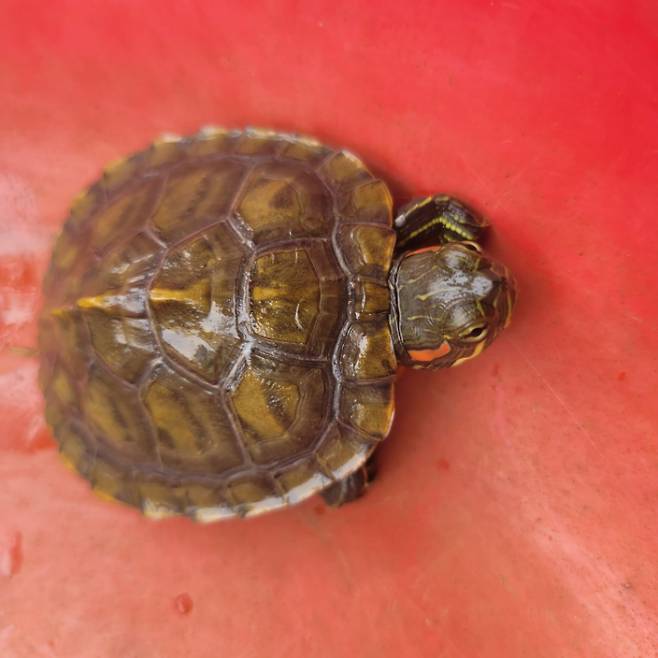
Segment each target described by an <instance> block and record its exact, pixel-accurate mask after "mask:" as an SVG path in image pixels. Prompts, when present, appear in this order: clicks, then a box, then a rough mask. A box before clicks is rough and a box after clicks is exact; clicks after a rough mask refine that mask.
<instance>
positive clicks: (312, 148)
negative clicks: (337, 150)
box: [281, 138, 331, 165]
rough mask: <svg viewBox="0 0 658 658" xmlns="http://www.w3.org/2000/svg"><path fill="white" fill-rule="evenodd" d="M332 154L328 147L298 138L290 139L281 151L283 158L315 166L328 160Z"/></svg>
mask: <svg viewBox="0 0 658 658" xmlns="http://www.w3.org/2000/svg"><path fill="white" fill-rule="evenodd" d="M330 152H331V151H330V150H329V149H328V148H327V147H326V146H323V145H322V144H320V143H319V142H316V141H315V140H313V139H306V138H296V139H289V141H288V143H287V145H286V146H284V147H283V149H282V151H281V157H282V158H284V157H285V158H289V159H291V160H300V161H301V162H307V163H308V164H310V165H315V164H317V163H319V162H321V161H322V160H323V159H324V158H326V157H327V155H328V154H329V153H330Z"/></svg>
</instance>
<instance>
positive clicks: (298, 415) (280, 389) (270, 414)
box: [231, 355, 331, 464]
mask: <svg viewBox="0 0 658 658" xmlns="http://www.w3.org/2000/svg"><path fill="white" fill-rule="evenodd" d="M330 393H331V392H330V388H329V383H328V380H327V375H326V373H325V372H324V371H323V370H321V369H320V368H309V367H306V366H297V365H293V364H290V363H286V362H284V361H279V360H274V359H272V358H270V357H265V356H257V355H253V356H252V357H251V359H250V362H249V364H248V365H247V367H246V368H245V369H244V371H243V373H242V375H241V377H240V381H239V383H238V385H237V387H236V388H235V390H234V391H233V393H232V396H231V400H232V404H233V407H234V409H235V413H236V416H237V419H238V422H239V424H240V428H241V431H242V436H243V439H244V443H245V445H246V447H247V450H248V451H249V454H250V455H251V458H252V459H253V460H254V462H256V463H258V464H267V463H271V462H276V461H278V460H281V459H285V458H289V457H291V456H294V455H296V454H298V453H302V452H304V451H305V450H307V449H309V448H310V447H311V446H312V444H313V442H314V441H315V439H316V437H317V436H318V435H319V434H320V433H321V431H322V426H323V424H324V422H325V418H326V415H327V412H328V404H329V401H330V400H331V395H330Z"/></svg>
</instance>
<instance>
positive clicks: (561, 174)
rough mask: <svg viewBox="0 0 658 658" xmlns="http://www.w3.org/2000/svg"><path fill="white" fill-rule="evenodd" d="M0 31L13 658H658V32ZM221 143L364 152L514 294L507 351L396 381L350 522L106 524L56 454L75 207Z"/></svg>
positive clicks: (608, 17)
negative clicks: (78, 197)
mask: <svg viewBox="0 0 658 658" xmlns="http://www.w3.org/2000/svg"><path fill="white" fill-rule="evenodd" d="M0 17H1V23H0V229H1V230H2V237H1V241H0V303H1V304H2V306H1V313H2V316H1V318H2V324H1V326H0V341H1V345H2V353H1V356H0V655H2V656H3V657H7V658H22V657H24V656H26V657H32V656H37V657H42V656H43V657H48V658H53V657H57V658H61V657H64V658H90V657H92V658H96V657H98V658H105V657H108V658H109V657H112V658H114V657H116V656H121V657H122V658H133V657H134V658H143V657H145V656H148V657H152V656H154V657H163V658H169V657H172V658H173V657H176V658H183V657H185V656H194V657H195V658H206V657H211V656H213V657H214V656H230V657H231V658H234V657H235V658H247V657H254V658H261V657H263V656H267V657H268V658H277V657H279V656H281V657H284V656H285V657H292V658H295V657H300V658H301V657H303V658H315V657H318V658H320V657H321V658H324V657H332V658H336V657H341V658H342V657H343V656H346V657H347V656H349V657H352V656H357V657H359V658H361V657H365V658H367V657H374V656H377V657H380V656H396V657H397V656H421V657H424V656H432V657H435V656H442V657H456V658H457V657H458V658H477V657H496V656H505V657H506V658H516V657H519V658H521V657H523V658H526V657H528V656H532V657H533V658H542V657H551V658H552V657H555V656H560V657H565V658H569V657H582V656H587V657H593V658H598V657H599V656H605V657H610V658H612V657H614V658H619V657H622V658H635V657H642V658H645V657H649V656H654V655H658V654H656V647H657V646H658V623H657V620H658V578H657V566H656V555H657V554H658V401H657V400H656V391H657V380H658V372H657V358H656V354H657V348H658V335H657V330H656V322H657V320H658V310H657V309H658V303H657V302H658V291H657V289H658V285H657V284H658V275H657V271H656V264H657V257H658V230H657V228H656V222H657V218H656V208H657V206H658V203H657V201H656V172H657V165H658V120H657V118H658V8H657V5H656V4H655V3H654V2H651V0H646V1H644V2H641V1H636V2H631V1H619V2H599V1H597V0H590V1H583V0H579V1H575V2H555V1H552V2H539V1H537V2H526V1H521V0H491V1H489V2H478V1H475V0H473V1H471V2H448V1H443V2H430V1H427V2H411V1H407V2H403V3H398V2H379V3H374V2H373V3H365V2H364V3H355V2H336V1H335V0H334V1H331V2H295V1H294V0H286V1H285V2H274V1H270V2H265V1H262V2H249V3H213V2H197V3H192V2H180V1H179V2H174V1H173V0H171V1H166V2H165V1H163V0H160V1H158V2H151V3H148V2H130V3H129V2H108V3H95V2H53V3H41V2H26V1H25V0H21V1H18V2H7V1H0ZM207 123H216V124H222V125H226V126H243V125H245V124H251V125H260V126H272V127H275V128H279V129H286V130H293V131H298V132H303V133H308V134H312V135H315V136H317V137H319V138H321V139H323V140H325V141H327V142H329V143H332V144H336V145H342V146H345V147H347V148H350V149H352V150H354V151H355V152H357V153H358V154H360V155H361V156H362V157H363V158H364V159H365V160H366V161H367V162H368V163H369V164H370V165H371V167H372V168H373V169H374V170H375V171H376V172H378V173H380V174H382V175H384V176H385V177H386V178H387V179H388V180H389V181H391V183H392V187H393V189H394V191H395V193H396V194H397V196H398V199H399V200H400V201H404V200H405V199H407V198H408V197H409V196H410V195H411V194H412V193H427V192H433V191H445V192H448V193H452V194H455V195H458V196H460V197H462V198H463V199H465V200H466V201H468V202H470V203H471V204H472V205H474V206H475V207H476V208H478V209H479V210H480V211H482V212H483V213H485V214H486V215H488V216H489V218H490V219H491V221H492V223H493V224H494V226H495V238H494V245H493V248H492V249H493V251H494V253H496V255H497V256H498V257H500V258H502V259H503V260H505V261H506V262H507V264H508V265H509V266H510V267H511V269H512V270H513V271H514V272H515V274H516V276H517V278H518V280H519V284H520V288H521V296H520V302H519V306H518V310H517V313H516V317H515V321H514V323H513V325H512V327H511V328H510V329H509V331H508V332H507V333H506V335H504V336H502V337H501V338H500V339H499V341H498V343H497V344H496V345H495V346H494V347H492V348H491V350H489V351H488V352H487V353H486V354H484V355H483V356H482V357H480V358H479V359H477V360H476V361H473V362H471V363H469V364H467V365H465V366H463V367H461V368H458V369H456V370H452V371H445V372H433V373H415V372H414V373H409V374H407V375H406V376H405V377H404V378H403V379H402V381H401V382H400V385H399V388H398V416H397V421H396V425H395V428H394V431H393V433H392V435H391V437H390V438H389V439H388V440H387V442H386V444H385V446H384V447H383V449H382V451H381V476H380V480H379V481H378V482H377V484H376V485H375V486H374V487H373V488H372V489H371V490H370V492H369V493H368V496H367V498H365V499H363V500H362V501H361V502H359V503H358V504H355V505H352V506H349V507H346V508H343V509H341V510H338V511H325V508H324V507H323V506H322V505H321V504H320V502H319V501H318V500H317V499H314V500H311V501H309V502H307V503H306V504H304V505H302V506H301V507H299V508H296V509H290V510H286V511H284V512H281V513H277V514H273V515H271V516H266V517H261V518H258V519H254V520H250V521H247V522H239V521H238V522H227V523H223V524H220V525H214V526H197V525H193V524H192V523H190V522H188V521H186V520H172V521H166V522H160V523H155V522H149V521H147V520H145V519H142V518H141V517H139V516H138V515H137V514H136V513H133V512H132V511H130V510H128V509H124V508H122V507H120V506H117V505H112V504H108V503H105V502H102V501H100V500H98V499H97V498H96V497H94V496H93V495H92V494H91V493H90V492H89V490H88V489H87V487H86V485H85V484H84V483H83V482H81V481H80V480H79V479H77V478H75V477H73V476H72V475H71V474H70V473H69V472H68V471H67V470H66V469H64V468H63V467H62V465H61V464H60V463H59V461H58V459H57V457H56V452H55V449H54V447H53V444H52V442H51V440H50V438H49V436H48V433H47V431H46V430H45V429H44V428H43V426H42V424H41V422H42V421H41V420H40V418H41V417H40V413H41V403H40V399H39V394H38V391H37V388H36V381H35V377H36V359H35V358H34V357H32V356H30V355H29V354H25V353H23V352H21V350H20V349H17V348H19V347H29V346H32V345H34V315H35V309H36V308H37V305H38V285H39V278H40V276H41V273H42V271H43V267H44V263H45V259H46V258H47V254H48V250H49V245H50V244H51V241H52V239H53V236H54V235H55V233H56V231H57V229H58V227H59V226H60V225H61V223H62V221H63V219H64V217H65V214H66V211H67V207H68V205H69V203H70V201H71V199H72V198H73V196H74V195H75V194H76V193H77V191H78V190H79V189H80V188H81V187H82V186H83V185H85V184H87V183H89V182H90V181H91V180H92V179H93V178H94V177H95V176H96V175H97V174H98V172H99V170H100V168H101V166H102V165H103V164H105V163H106V162H108V161H110V160H113V159H114V158H116V157H118V156H120V155H122V154H125V153H126V152H129V151H132V150H135V149H139V148H142V147H143V146H145V145H146V144H147V143H148V142H149V141H150V140H151V139H152V138H153V137H155V136H156V135H158V134H159V133H161V132H163V131H174V132H178V133H182V134H185V133H189V132H193V131H195V130H196V129H197V128H198V127H200V126H201V125H203V124H207ZM181 594H184V595H185V596H182V597H180V596H179V595H181ZM177 597H178V598H177ZM190 606H191V607H190Z"/></svg>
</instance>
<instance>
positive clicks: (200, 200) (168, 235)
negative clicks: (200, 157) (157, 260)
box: [152, 161, 246, 243]
mask: <svg viewBox="0 0 658 658" xmlns="http://www.w3.org/2000/svg"><path fill="white" fill-rule="evenodd" d="M245 170H246V167H245V165H244V164H242V163H239V162H233V161H228V162H218V163H217V164H214V165H205V166H203V165H198V166H196V167H191V168H189V169H184V170H182V171H180V172H177V173H176V174H172V176H171V177H170V178H169V179H168V180H167V182H166V185H165V190H164V193H163V196H162V199H161V200H160V203H159V204H158V208H157V210H156V212H155V214H154V216H153V219H152V223H153V226H154V227H155V230H156V231H157V232H158V234H159V235H161V236H162V238H163V239H164V240H165V241H167V242H168V243H172V242H175V241H177V240H180V239H182V238H184V237H185V236H187V235H190V234H191V233H193V232H194V231H196V230H198V229H200V228H202V227H203V226H204V225H206V224H210V223H212V222H216V221H218V220H219V219H221V218H222V217H224V216H225V215H226V214H227V213H228V211H229V209H230V207H231V204H232V202H233V198H234V196H235V190H236V188H237V187H238V186H239V184H240V181H241V180H242V177H243V176H244V175H245Z"/></svg>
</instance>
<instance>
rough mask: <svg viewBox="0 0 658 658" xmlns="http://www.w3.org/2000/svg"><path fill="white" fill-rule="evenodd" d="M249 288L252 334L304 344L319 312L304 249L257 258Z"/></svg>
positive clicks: (314, 279) (313, 277) (317, 287)
mask: <svg viewBox="0 0 658 658" xmlns="http://www.w3.org/2000/svg"><path fill="white" fill-rule="evenodd" d="M250 285H251V288H250V295H249V297H250V312H251V317H252V325H253V331H254V333H255V334H256V335H258V336H262V337H264V338H269V339H270V340H280V341H283V342H285V343H298V344H301V345H303V344H305V343H307V342H308V340H309V337H310V334H311V330H312V329H313V324H314V322H315V319H316V317H317V315H318V312H319V310H320V282H319V281H318V277H317V275H316V274H315V270H314V269H313V265H312V264H311V260H310V258H309V255H308V253H307V252H306V250H305V249H300V248H298V249H289V250H286V251H276V252H271V253H268V254H264V255H262V256H260V257H259V258H257V259H256V262H255V263H254V268H253V270H252V272H251V279H250ZM291 319H292V320H291Z"/></svg>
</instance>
